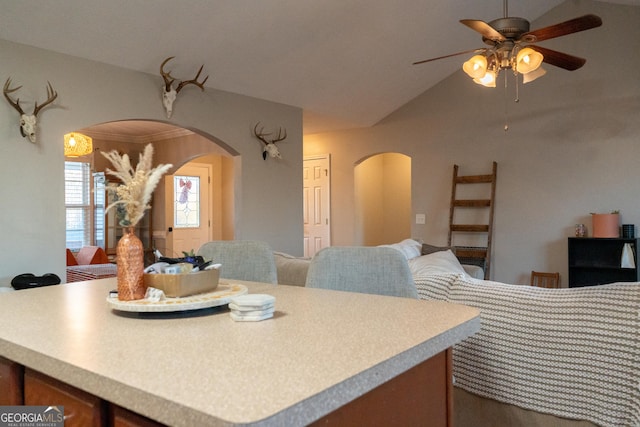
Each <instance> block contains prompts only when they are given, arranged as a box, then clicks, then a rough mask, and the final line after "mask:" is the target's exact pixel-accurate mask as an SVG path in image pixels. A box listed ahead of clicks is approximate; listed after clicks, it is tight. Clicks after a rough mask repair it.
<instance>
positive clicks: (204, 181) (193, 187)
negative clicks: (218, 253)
mask: <svg viewBox="0 0 640 427" xmlns="http://www.w3.org/2000/svg"><path fill="white" fill-rule="evenodd" d="M210 176H211V166H210V165H207V164H198V163H188V164H186V165H184V166H183V167H181V168H180V169H178V170H177V171H176V173H175V174H174V175H173V177H172V183H173V192H172V194H173V203H172V204H173V215H172V216H173V232H172V235H173V236H172V237H173V239H172V240H173V256H174V257H179V256H182V255H183V254H182V253H183V251H184V252H191V250H193V251H194V252H197V251H198V249H199V248H200V246H202V244H203V243H205V242H208V241H210V240H211V216H210V196H211V195H210V182H211V179H210Z"/></svg>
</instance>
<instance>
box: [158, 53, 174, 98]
mask: <svg viewBox="0 0 640 427" xmlns="http://www.w3.org/2000/svg"><path fill="white" fill-rule="evenodd" d="M173 58H175V56H170V57H168V58H167V59H165V60H164V61H163V62H162V64H160V75H161V76H162V78H163V79H164V87H165V89H166V90H167V92H168V91H170V90H171V85H172V84H173V82H174V81H175V80H176V79H175V78H173V77H172V76H171V71H169V72H165V71H164V70H163V68H164V65H165V64H166V63H167V62H169V61H171V60H172V59H173Z"/></svg>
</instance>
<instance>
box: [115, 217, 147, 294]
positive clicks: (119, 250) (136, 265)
mask: <svg viewBox="0 0 640 427" xmlns="http://www.w3.org/2000/svg"><path fill="white" fill-rule="evenodd" d="M116 263H117V264H118V299H119V300H121V301H131V300H136V299H142V298H144V294H145V292H146V291H147V289H146V286H145V284H144V276H143V273H144V248H143V246H142V241H141V240H140V239H139V238H138V236H136V234H135V229H134V228H133V227H128V228H125V233H124V235H123V236H122V237H121V238H120V240H119V241H118V246H117V247H116Z"/></svg>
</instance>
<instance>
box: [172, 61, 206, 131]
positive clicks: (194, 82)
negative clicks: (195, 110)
mask: <svg viewBox="0 0 640 427" xmlns="http://www.w3.org/2000/svg"><path fill="white" fill-rule="evenodd" d="M173 58H175V56H170V57H168V58H167V59H165V60H164V61H163V62H162V64H161V65H160V75H161V76H162V78H163V79H164V86H162V104H163V105H164V109H165V111H166V112H167V118H168V119H170V118H171V113H173V101H175V100H176V96H178V93H180V91H181V90H182V89H183V88H184V87H185V86H186V85H189V84H192V85H196V86H198V87H199V88H200V89H201V90H202V91H204V84H205V82H206V81H207V79H208V78H209V76H207V77H205V78H204V80H202V82H199V81H198V79H199V78H200V73H201V72H202V68H203V67H204V64H202V65H201V66H200V69H199V70H198V74H196V77H195V78H193V79H191V80H183V81H181V82H180V83H178V86H177V87H176V88H175V89H174V87H173V82H174V81H175V80H176V79H175V77H173V76H172V75H171V71H166V72H165V71H164V66H165V65H166V63H167V62H169V61H171V60H172V59H173Z"/></svg>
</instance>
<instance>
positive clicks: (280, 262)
mask: <svg viewBox="0 0 640 427" xmlns="http://www.w3.org/2000/svg"><path fill="white" fill-rule="evenodd" d="M273 257H274V259H275V261H276V270H277V272H278V283H279V284H281V285H294V286H304V285H305V283H306V281H307V270H309V264H310V263H311V258H304V257H295V256H293V255H289V254H286V253H284V252H274V253H273Z"/></svg>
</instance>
